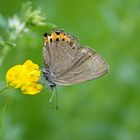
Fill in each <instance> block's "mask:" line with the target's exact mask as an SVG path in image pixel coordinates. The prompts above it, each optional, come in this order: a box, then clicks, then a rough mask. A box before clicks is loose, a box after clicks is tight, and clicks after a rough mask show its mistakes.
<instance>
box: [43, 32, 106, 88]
mask: <svg viewBox="0 0 140 140" xmlns="http://www.w3.org/2000/svg"><path fill="white" fill-rule="evenodd" d="M43 57H44V63H45V67H46V69H47V70H48V71H49V72H50V73H51V77H52V81H53V82H54V83H56V84H58V85H72V84H76V83H81V82H85V81H88V80H92V79H96V78H98V77H100V76H102V75H104V74H105V73H106V72H107V71H108V65H107V63H106V62H105V60H104V59H103V58H102V57H101V56H100V55H99V54H98V53H97V52H96V51H94V50H92V49H90V48H88V47H80V46H79V42H78V40H77V38H75V37H74V36H72V35H70V34H68V33H65V32H63V31H59V30H57V31H54V32H52V33H51V35H47V36H46V37H45V44H44V48H43Z"/></svg>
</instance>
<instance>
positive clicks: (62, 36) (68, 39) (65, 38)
mask: <svg viewBox="0 0 140 140" xmlns="http://www.w3.org/2000/svg"><path fill="white" fill-rule="evenodd" d="M60 36H61V40H65V41H66V42H67V41H68V42H69V41H70V38H69V37H68V36H67V35H65V34H63V33H61V34H60Z"/></svg>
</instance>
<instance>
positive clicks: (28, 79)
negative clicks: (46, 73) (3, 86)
mask: <svg viewBox="0 0 140 140" xmlns="http://www.w3.org/2000/svg"><path fill="white" fill-rule="evenodd" d="M40 75H41V71H40V69H39V66H38V65H37V64H35V63H33V62H32V61H31V60H27V61H25V63H24V64H23V65H15V66H13V67H11V68H10V69H9V70H8V71H7V73H6V81H7V84H8V85H9V86H11V87H13V88H21V91H22V92H23V93H24V94H32V95H33V94H36V93H39V92H40V91H41V90H42V85H41V84H39V83H38V81H39V79H40Z"/></svg>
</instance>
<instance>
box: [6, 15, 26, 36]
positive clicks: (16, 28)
mask: <svg viewBox="0 0 140 140" xmlns="http://www.w3.org/2000/svg"><path fill="white" fill-rule="evenodd" d="M8 25H9V28H10V32H11V35H10V37H11V39H16V37H17V36H18V35H19V34H20V33H21V32H22V31H23V32H24V30H25V31H27V30H26V28H25V23H24V22H23V23H22V22H21V21H20V19H19V18H18V16H16V15H15V16H14V17H13V18H9V19H8Z"/></svg>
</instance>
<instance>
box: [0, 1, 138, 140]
mask: <svg viewBox="0 0 140 140" xmlns="http://www.w3.org/2000/svg"><path fill="white" fill-rule="evenodd" d="M24 2H27V0H26V1H25V0H19V1H18V0H13V1H12V4H11V1H9V0H7V1H3V2H2V3H1V5H0V13H1V14H0V62H2V63H1V66H0V77H1V78H0V89H2V87H4V85H5V73H6V71H7V69H8V68H9V67H11V66H13V65H15V64H18V63H23V62H24V61H25V60H27V59H31V60H33V61H34V62H36V63H38V64H40V65H42V64H43V63H42V47H43V34H44V33H45V32H49V31H50V30H51V29H52V28H56V26H55V25H57V26H58V28H60V29H65V31H67V32H70V33H72V34H74V35H75V36H77V37H78V38H79V40H80V42H81V44H83V45H88V46H91V47H93V48H94V49H95V50H97V51H98V52H100V54H101V55H102V56H103V57H104V58H105V59H106V60H107V62H108V63H109V66H110V69H111V70H110V72H109V73H108V74H107V75H106V76H104V77H102V78H100V79H98V80H95V81H90V82H86V83H82V84H78V85H73V86H68V87H58V94H59V96H58V98H59V110H58V111H56V110H55V107H54V106H53V107H52V108H49V106H48V104H49V98H50V96H51V91H49V89H48V88H47V86H46V89H44V90H43V91H42V92H41V93H40V94H37V95H35V96H29V95H22V94H20V93H21V92H20V91H18V90H12V89H7V90H5V91H4V92H3V93H2V94H1V95H0V127H1V128H0V133H1V134H2V135H1V140H32V139H34V140H38V139H40V140H46V139H51V140H56V139H61V140H77V139H80V140H85V139H86V140H139V139H140V133H139V132H140V109H139V106H140V86H139V83H140V78H139V74H140V64H139V62H140V55H139V52H140V47H139V46H140V39H139V37H140V1H139V0H116V1H115V0H106V1H97V0H83V1H80V0H77V1H74V0H71V1H65V0H59V1H57V0H52V1H49V0H42V1H39V0H36V1H32V7H33V8H31V7H30V6H31V5H28V6H27V9H28V10H27V9H26V10H25V11H26V12H25V11H24V10H23V11H24V12H22V11H21V7H22V5H23V3H24ZM38 6H39V7H40V8H41V9H42V12H41V11H40V9H38ZM33 9H37V11H38V10H39V11H38V12H34V10H33ZM31 13H32V14H31ZM41 13H43V16H41V18H38V16H36V18H37V19H38V20H44V17H47V20H46V21H45V23H46V25H45V26H44V25H43V26H42V24H41V23H42V22H39V23H40V24H41V26H40V25H39V26H38V25H37V26H34V24H36V22H38V20H33V19H32V18H31V17H32V16H34V14H35V15H36V14H37V15H40V14H41ZM13 15H14V16H13ZM41 15H42V14H41ZM25 17H26V18H25ZM13 18H15V19H17V18H18V20H19V23H20V26H22V27H23V24H24V25H25V23H24V22H26V23H28V22H32V24H29V23H28V25H29V26H26V28H28V30H29V31H28V30H25V32H22V33H21V31H20V32H19V33H18V35H17V37H16V39H14V40H13V39H10V35H11V34H12V36H13V35H15V32H13V30H9V24H8V21H9V20H10V19H13ZM7 19H8V20H7ZM27 19H30V20H27ZM27 21H28V22H27ZM50 23H54V24H55V25H53V24H50ZM24 29H25V28H24ZM14 31H15V30H14ZM22 31H23V29H22ZM26 31H27V32H26ZM20 34H21V35H20ZM15 45H16V46H15ZM10 46H13V47H10ZM3 49H5V50H3ZM7 50H8V51H7ZM3 56H4V57H3ZM1 58H4V59H1Z"/></svg>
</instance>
